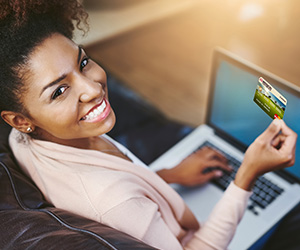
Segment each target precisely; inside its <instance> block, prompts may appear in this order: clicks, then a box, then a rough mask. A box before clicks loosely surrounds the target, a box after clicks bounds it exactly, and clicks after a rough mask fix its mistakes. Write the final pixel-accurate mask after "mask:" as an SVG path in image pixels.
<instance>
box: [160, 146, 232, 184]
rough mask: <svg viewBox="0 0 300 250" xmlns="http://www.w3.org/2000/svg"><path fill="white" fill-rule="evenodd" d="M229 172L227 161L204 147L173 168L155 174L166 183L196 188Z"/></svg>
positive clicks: (219, 154)
mask: <svg viewBox="0 0 300 250" xmlns="http://www.w3.org/2000/svg"><path fill="white" fill-rule="evenodd" d="M231 170H232V169H231V167H230V166H229V165H228V164H227V159H226V158H225V157H224V156H223V155H222V154H221V153H219V152H217V151H216V150H214V149H212V148H209V147H204V148H202V149H200V150H198V151H196V152H195V153H193V154H191V155H190V156H188V157H187V158H185V159H184V160H183V161H182V162H180V163H179V164H178V165H176V166H175V167H174V168H171V169H162V170H159V171H158V172H157V174H158V175H159V176H160V177H161V178H163V179H164V180H165V181H166V182H167V183H178V184H181V185H184V186H196V185H202V184H204V183H206V182H208V181H210V180H211V179H213V178H218V177H220V176H222V174H223V171H227V172H230V171H231Z"/></svg>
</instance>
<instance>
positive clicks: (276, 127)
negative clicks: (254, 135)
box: [258, 119, 283, 141]
mask: <svg viewBox="0 0 300 250" xmlns="http://www.w3.org/2000/svg"><path fill="white" fill-rule="evenodd" d="M282 123H283V121H282V120H280V119H274V120H273V121H272V122H271V124H270V125H269V127H268V128H267V129H266V130H265V131H264V132H263V133H262V134H261V135H260V136H259V137H258V138H259V139H261V140H263V141H271V140H272V139H273V138H274V137H275V136H276V135H278V133H279V132H280V130H281V128H282V125H283V124H282Z"/></svg>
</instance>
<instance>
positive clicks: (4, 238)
mask: <svg viewBox="0 0 300 250" xmlns="http://www.w3.org/2000/svg"><path fill="white" fill-rule="evenodd" d="M9 131H10V128H9V127H8V126H7V125H5V124H3V122H2V123H1V124H0V249H47V250H48V249H154V248H152V247H149V246H147V245H145V244H144V243H142V242H140V241H138V240H136V239H134V238H133V237H131V236H129V235H127V234H124V233H122V232H119V231H117V230H115V229H112V228H110V227H108V226H105V225H102V224H100V223H97V222H94V221H91V220H88V219H85V218H82V217H80V216H77V215H74V214H71V213H69V212H66V211H63V210H61V209H57V208H54V207H53V206H52V205H51V204H49V203H47V202H46V201H45V200H44V198H43V196H42V194H41V193H40V191H39V190H38V189H37V187H36V186H35V185H34V184H33V183H32V182H31V180H29V179H28V178H27V177H26V176H25V175H24V174H23V173H22V171H21V170H20V168H19V166H18V165H17V164H16V162H15V160H14V158H13V156H12V153H11V151H10V149H9V146H8V142H7V138H8V134H9Z"/></svg>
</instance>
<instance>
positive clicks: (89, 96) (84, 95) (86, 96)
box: [78, 78, 103, 102]
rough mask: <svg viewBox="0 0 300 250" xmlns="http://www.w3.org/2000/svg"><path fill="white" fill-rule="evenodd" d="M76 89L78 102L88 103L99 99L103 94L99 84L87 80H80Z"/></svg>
mask: <svg viewBox="0 0 300 250" xmlns="http://www.w3.org/2000/svg"><path fill="white" fill-rule="evenodd" d="M78 87H79V91H80V92H79V93H80V96H79V101H80V102H90V101H92V100H94V99H96V98H99V97H101V95H102V92H103V88H102V85H101V84H100V83H98V82H95V81H92V80H90V79H88V78H84V79H81V80H80V83H79V84H78Z"/></svg>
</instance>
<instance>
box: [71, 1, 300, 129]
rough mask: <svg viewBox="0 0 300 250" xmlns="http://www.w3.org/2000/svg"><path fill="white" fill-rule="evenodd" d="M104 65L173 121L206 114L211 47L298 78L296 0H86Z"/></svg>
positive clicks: (89, 45)
mask: <svg viewBox="0 0 300 250" xmlns="http://www.w3.org/2000/svg"><path fill="white" fill-rule="evenodd" d="M83 4H84V6H85V8H86V9H87V11H88V13H89V15H90V31H89V33H88V35H87V36H85V37H81V36H80V35H79V34H76V38H75V41H76V42H78V43H79V44H82V45H83V46H84V48H85V50H86V51H87V53H88V55H89V56H90V57H91V58H93V59H94V60H96V61H97V62H98V63H100V65H101V66H103V67H104V68H105V69H106V71H107V72H108V73H109V74H111V75H113V76H114V77H116V78H117V79H118V80H120V81H121V82H122V83H124V84H125V85H126V86H127V87H129V88H130V89H132V90H133V91H135V92H136V93H138V94H139V95H140V96H142V98H143V99H145V100H146V101H148V102H149V103H151V104H152V105H154V107H156V108H158V109H159V110H160V111H161V112H162V113H163V114H165V115H166V116H167V117H168V118H171V119H172V120H174V121H179V122H183V123H185V124H188V125H191V126H197V125H199V124H201V123H203V122H204V117H205V107H206V103H207V96H208V87H209V86H208V82H209V74H210V64H211V59H212V52H213V48H214V47H216V46H219V47H223V48H225V49H227V50H229V51H232V52H234V53H235V54H237V55H238V56H240V57H242V58H244V59H246V60H248V61H250V62H252V63H255V64H257V65H258V66H260V67H262V68H264V69H266V70H268V71H270V72H272V73H273V74H275V75H278V76H280V77H282V78H284V79H286V80H288V81H290V82H292V83H294V84H295V85H298V86H300V81H299V79H300V57H299V56H300V47H299V44H300V34H299V26H300V2H299V0H298V1H297V0H251V1H249V0H243V1H241V0H83Z"/></svg>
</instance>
